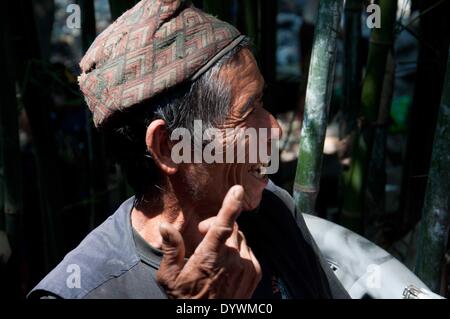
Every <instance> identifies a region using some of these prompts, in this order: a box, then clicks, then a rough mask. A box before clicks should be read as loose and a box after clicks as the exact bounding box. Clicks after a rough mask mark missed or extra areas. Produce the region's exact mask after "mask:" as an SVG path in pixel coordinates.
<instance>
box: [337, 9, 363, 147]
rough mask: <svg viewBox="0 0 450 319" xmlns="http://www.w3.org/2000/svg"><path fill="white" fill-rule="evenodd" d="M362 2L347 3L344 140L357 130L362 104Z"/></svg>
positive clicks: (341, 132)
mask: <svg viewBox="0 0 450 319" xmlns="http://www.w3.org/2000/svg"><path fill="white" fill-rule="evenodd" d="M362 8H363V3H362V1H361V0H347V1H346V2H345V24H344V28H345V32H344V101H343V104H342V118H341V123H340V137H341V138H344V137H346V136H347V135H349V134H350V133H351V132H352V131H354V130H355V129H356V120H357V117H358V112H359V109H360V107H359V105H360V102H361V80H362V61H361V45H362V43H361V40H362V36H361V13H362Z"/></svg>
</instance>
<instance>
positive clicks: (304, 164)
mask: <svg viewBox="0 0 450 319" xmlns="http://www.w3.org/2000/svg"><path fill="white" fill-rule="evenodd" d="M342 7H343V4H342V1H336V0H321V1H320V5H319V14H318V17H317V24H316V30H315V34H314V43H313V49H312V54H311V63H310V67H309V76H308V84H307V88H306V100H305V115H304V121H303V125H302V130H301V136H300V149H299V156H298V161H297V171H296V175H295V182H294V200H295V204H296V207H297V208H298V211H299V212H302V213H308V214H314V212H315V201H316V197H317V194H318V192H319V182H320V173H321V169H322V157H323V143H324V139H325V131H326V127H327V117H328V109H329V105H330V100H331V91H332V87H333V80H334V66H335V60H336V38H337V34H338V28H339V22H340V17H341V11H342Z"/></svg>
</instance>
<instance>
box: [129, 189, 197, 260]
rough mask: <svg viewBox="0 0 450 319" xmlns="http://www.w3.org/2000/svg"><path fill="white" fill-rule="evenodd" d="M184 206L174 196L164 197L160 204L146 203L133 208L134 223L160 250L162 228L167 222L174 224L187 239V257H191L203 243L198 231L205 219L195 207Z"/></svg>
mask: <svg viewBox="0 0 450 319" xmlns="http://www.w3.org/2000/svg"><path fill="white" fill-rule="evenodd" d="M182 202H183V201H181V199H180V198H179V197H177V196H176V195H175V194H173V193H172V192H167V193H164V194H162V195H161V197H160V198H159V199H158V201H157V202H155V201H146V200H143V201H142V202H141V203H139V205H137V206H136V207H134V208H133V210H132V212H131V223H132V226H133V227H134V229H135V230H136V231H137V232H138V233H139V235H141V237H142V238H144V239H145V241H146V242H147V243H148V244H150V245H151V246H152V247H154V248H157V249H161V247H162V238H161V235H160V233H159V225H160V224H161V222H163V221H164V222H166V223H170V224H172V225H173V226H175V228H176V229H177V230H178V231H179V232H180V234H181V236H182V237H183V240H184V244H185V250H186V257H190V256H191V255H192V254H193V252H194V251H195V248H196V247H197V246H198V244H199V243H200V241H201V240H202V239H203V236H202V235H201V234H200V232H199V230H198V224H199V223H200V222H201V221H202V218H201V217H200V216H199V215H198V214H197V213H196V209H195V208H194V207H192V206H190V205H180V203H182ZM184 203H186V202H184Z"/></svg>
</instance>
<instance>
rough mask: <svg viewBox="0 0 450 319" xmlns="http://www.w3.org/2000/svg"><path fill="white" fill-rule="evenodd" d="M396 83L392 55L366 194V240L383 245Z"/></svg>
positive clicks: (383, 92)
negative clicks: (388, 146)
mask: <svg viewBox="0 0 450 319" xmlns="http://www.w3.org/2000/svg"><path fill="white" fill-rule="evenodd" d="M394 82H395V60H394V56H393V53H392V52H390V53H389V55H388V59H387V63H386V73H385V76H384V82H383V90H382V94H381V102H380V110H379V112H378V125H377V126H376V127H375V132H374V139H373V149H372V155H371V159H370V162H369V169H368V176H367V192H366V197H365V200H366V203H365V211H366V212H367V214H366V216H365V217H364V229H365V235H366V238H369V239H371V240H372V241H374V242H376V243H378V244H384V238H383V232H382V229H381V228H382V227H383V225H382V224H381V217H382V216H383V215H384V214H385V213H386V207H385V204H386V200H385V199H386V198H385V197H386V196H385V194H386V191H385V189H386V180H387V177H386V142H387V122H388V120H389V115H390V110H391V104H392V97H393V94H394Z"/></svg>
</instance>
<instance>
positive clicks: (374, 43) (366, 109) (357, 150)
mask: <svg viewBox="0 0 450 319" xmlns="http://www.w3.org/2000/svg"><path fill="white" fill-rule="evenodd" d="M379 5H380V7H381V28H379V29H377V28H375V29H373V31H372V34H371V38H370V46H369V56H368V60H367V68H366V75H365V78H364V82H363V87H362V94H361V95H362V96H361V113H362V121H361V123H360V126H361V127H360V132H359V133H358V134H357V136H356V140H355V141H356V143H355V145H354V147H353V154H352V163H351V166H350V170H349V171H348V172H346V174H345V176H344V187H345V189H344V194H343V204H342V212H341V223H342V224H343V225H345V226H346V227H348V228H350V229H352V230H354V231H357V232H362V231H363V217H362V216H363V209H364V192H365V186H366V179H367V168H368V164H369V160H370V155H371V150H372V144H373V136H374V133H373V132H374V130H373V128H374V123H375V122H376V121H377V117H378V110H379V105H380V100H381V92H382V89H383V80H384V73H385V70H386V61H387V56H388V53H389V50H390V49H391V47H392V44H393V39H394V27H395V18H396V13H397V1H396V0H380V2H379Z"/></svg>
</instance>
